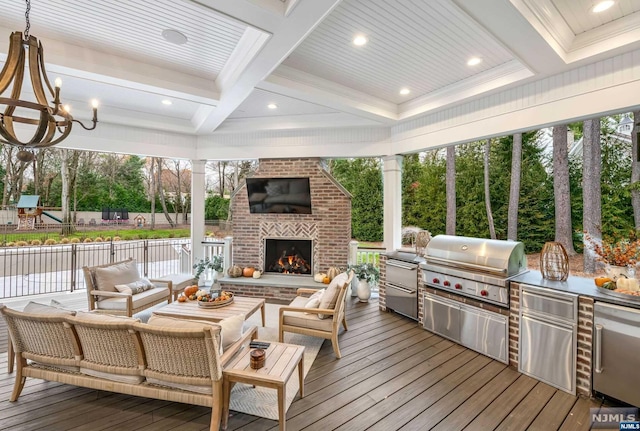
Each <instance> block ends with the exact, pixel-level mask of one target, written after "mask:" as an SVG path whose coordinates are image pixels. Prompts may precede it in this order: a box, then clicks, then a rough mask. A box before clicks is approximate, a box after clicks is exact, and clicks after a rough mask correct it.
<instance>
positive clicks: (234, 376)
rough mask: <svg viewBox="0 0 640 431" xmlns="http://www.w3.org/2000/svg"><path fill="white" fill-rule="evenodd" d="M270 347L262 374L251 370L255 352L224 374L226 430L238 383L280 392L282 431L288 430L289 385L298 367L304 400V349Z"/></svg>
mask: <svg viewBox="0 0 640 431" xmlns="http://www.w3.org/2000/svg"><path fill="white" fill-rule="evenodd" d="M269 343H271V344H270V346H269V348H268V349H267V350H266V352H265V353H266V355H265V356H266V360H265V366H264V367H262V368H260V369H259V370H254V369H252V368H251V367H250V366H249V362H250V357H249V353H250V352H251V350H252V349H245V350H244V352H242V353H241V354H240V355H238V357H237V358H235V359H234V360H233V361H232V362H230V363H229V365H227V367H226V368H225V369H224V370H223V372H222V375H223V383H222V391H223V397H224V401H223V410H222V429H226V428H227V422H228V421H229V399H230V396H231V389H232V388H233V385H235V384H236V383H246V384H248V385H254V386H263V387H265V388H273V389H276V390H277V391H278V419H279V421H280V431H284V430H285V429H286V419H287V418H286V411H285V403H286V400H287V392H286V390H287V382H288V381H289V378H290V377H291V375H292V374H293V372H294V370H295V369H296V367H298V379H300V398H303V397H304V360H303V359H304V347H303V346H296V345H295V344H285V343H276V342H275V341H269Z"/></svg>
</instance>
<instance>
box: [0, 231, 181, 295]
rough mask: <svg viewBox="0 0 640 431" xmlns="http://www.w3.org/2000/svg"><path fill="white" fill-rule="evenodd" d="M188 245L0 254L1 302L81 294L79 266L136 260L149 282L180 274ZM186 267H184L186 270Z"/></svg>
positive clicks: (60, 247)
mask: <svg viewBox="0 0 640 431" xmlns="http://www.w3.org/2000/svg"><path fill="white" fill-rule="evenodd" d="M190 244H191V240H190V239H188V238H182V239H160V240H139V241H109V242H97V243H96V242H94V243H86V244H84V243H79V244H57V245H51V246H23V247H2V248H0V259H1V262H2V263H1V264H0V271H1V272H0V282H1V283H2V286H1V288H0V298H11V297H18V296H27V295H39V294H44V293H54V292H68V291H71V292H73V291H74V290H78V289H85V283H84V276H83V275H82V267H83V266H95V265H103V264H106V263H112V262H117V261H120V260H125V259H128V258H130V257H133V258H134V259H136V261H137V263H138V269H139V271H140V274H141V275H144V276H145V277H148V278H154V277H161V276H163V275H166V274H171V273H180V272H184V271H185V268H188V262H189V259H190V256H189V254H188V253H189V250H190V248H191V247H190ZM185 264H186V265H187V266H185Z"/></svg>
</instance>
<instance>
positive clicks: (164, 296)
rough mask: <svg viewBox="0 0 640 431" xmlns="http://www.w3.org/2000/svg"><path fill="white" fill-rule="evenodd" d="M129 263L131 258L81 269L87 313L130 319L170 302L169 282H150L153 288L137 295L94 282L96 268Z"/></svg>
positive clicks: (171, 286) (131, 260) (171, 284)
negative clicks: (87, 307)
mask: <svg viewBox="0 0 640 431" xmlns="http://www.w3.org/2000/svg"><path fill="white" fill-rule="evenodd" d="M131 262H134V260H133V259H132V258H130V259H127V260H123V261H121V262H115V263H110V264H106V265H98V266H91V267H89V266H85V267H83V268H82V271H83V273H84V280H85V283H86V286H87V300H88V302H89V311H94V312H99V313H106V314H114V315H121V316H128V317H131V316H133V315H134V314H136V313H139V312H140V311H143V310H146V309H147V308H150V307H153V306H154V305H157V304H160V303H162V302H164V301H167V302H169V303H170V302H171V301H172V289H173V283H172V282H171V281H170V280H150V281H151V282H152V283H153V284H154V286H155V287H154V288H153V289H150V290H146V291H144V292H142V293H138V294H130V293H121V292H117V291H114V289H105V288H104V287H103V286H99V285H98V283H97V281H96V269H97V268H114V267H117V266H118V265H123V264H129V263H131Z"/></svg>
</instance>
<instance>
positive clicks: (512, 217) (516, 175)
mask: <svg viewBox="0 0 640 431" xmlns="http://www.w3.org/2000/svg"><path fill="white" fill-rule="evenodd" d="M521 171H522V133H516V134H515V135H513V148H512V152H511V182H510V188H509V212H508V215H507V239H511V240H514V241H516V240H517V239H518V208H519V204H520V176H521Z"/></svg>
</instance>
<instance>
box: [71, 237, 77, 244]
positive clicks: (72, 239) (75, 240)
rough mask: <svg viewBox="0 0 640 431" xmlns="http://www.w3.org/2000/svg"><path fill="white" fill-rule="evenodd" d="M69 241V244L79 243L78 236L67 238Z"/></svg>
mask: <svg viewBox="0 0 640 431" xmlns="http://www.w3.org/2000/svg"><path fill="white" fill-rule="evenodd" d="M69 242H70V243H71V244H78V243H80V238H71V239H70V240H69Z"/></svg>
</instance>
